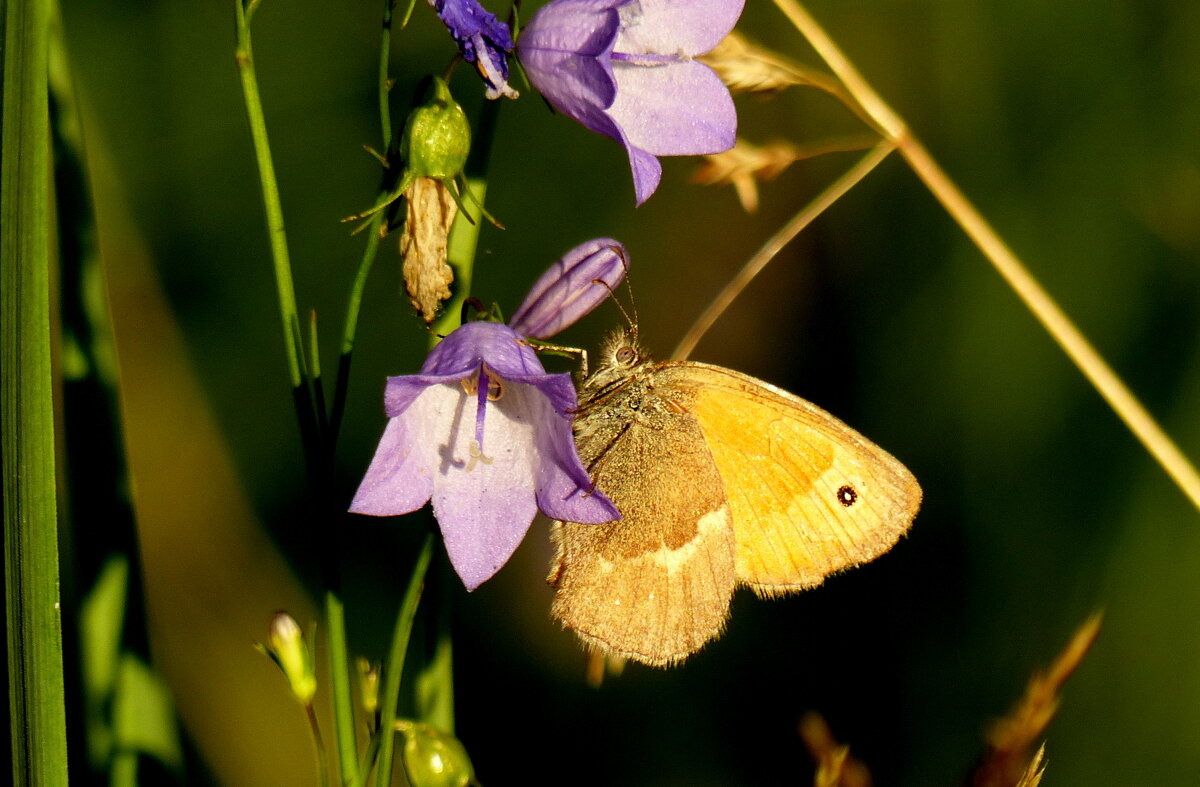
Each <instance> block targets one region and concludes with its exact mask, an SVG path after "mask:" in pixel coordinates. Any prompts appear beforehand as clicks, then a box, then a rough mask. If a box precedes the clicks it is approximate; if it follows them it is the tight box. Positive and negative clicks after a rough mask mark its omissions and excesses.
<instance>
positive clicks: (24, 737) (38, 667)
mask: <svg viewBox="0 0 1200 787" xmlns="http://www.w3.org/2000/svg"><path fill="white" fill-rule="evenodd" d="M50 14H51V5H50V2H49V0H11V1H10V2H6V3H5V4H4V21H3V25H4V41H3V47H4V55H3V57H4V66H3V68H4V71H3V83H4V84H3V91H4V92H3V107H4V114H3V122H2V126H3V129H2V133H0V162H2V165H0V224H2V225H3V227H4V232H3V233H2V234H0V303H2V308H0V359H2V360H3V369H4V373H3V375H0V404H2V408H3V413H4V418H3V432H2V435H0V444H2V456H3V496H4V569H5V571H4V575H5V594H6V595H5V601H6V605H5V606H6V613H7V615H6V623H7V634H8V637H7V639H8V679H9V711H10V724H11V727H10V729H11V735H12V770H13V783H14V784H18V785H25V784H51V785H59V784H66V783H67V735H66V712H65V707H64V691H63V665H62V622H61V618H60V616H59V596H58V522H57V518H56V512H55V481H54V473H55V454H54V404H53V401H54V400H53V385H52V380H51V372H50V284H49V282H50V248H49V234H50V215H49V210H50V200H49V190H48V188H47V183H48V182H49V177H50V163H49V149H50V129H49V109H48V103H47V101H48V98H47V97H48V87H47V73H48V42H49V29H50Z"/></svg>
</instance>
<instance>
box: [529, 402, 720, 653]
mask: <svg viewBox="0 0 1200 787" xmlns="http://www.w3.org/2000/svg"><path fill="white" fill-rule="evenodd" d="M628 405H629V402H628V401H627V400H623V401H621V402H616V403H609V404H608V405H607V406H606V408H605V409H604V410H603V411H602V412H601V413H597V414H595V415H593V416H588V415H584V416H581V419H580V420H581V423H579V424H577V427H578V431H579V433H580V440H579V448H580V456H581V458H582V459H583V461H584V463H585V464H586V465H587V466H589V467H590V468H592V472H593V473H594V480H595V482H596V486H597V487H598V488H599V489H602V490H603V491H604V492H605V493H606V494H607V495H608V496H609V498H610V499H611V500H612V501H613V503H614V504H615V505H616V506H617V509H618V510H619V511H620V512H621V514H622V519H621V520H620V521H617V522H609V523H606V524H601V525H584V524H576V523H571V522H555V523H554V525H553V527H552V530H551V535H552V537H553V539H554V542H555V544H556V546H557V556H556V558H555V564H554V567H553V568H552V570H551V573H550V581H551V583H552V584H554V586H555V587H556V588H557V591H558V592H557V594H556V595H555V599H554V606H553V609H552V612H553V614H554V616H555V617H556V618H558V619H559V620H561V621H562V623H563V625H565V626H567V627H569V628H572V629H574V630H575V632H576V633H577V634H578V635H579V637H580V638H581V639H582V640H583V641H584V642H585V643H587V644H588V645H589V646H591V647H593V648H596V649H598V650H600V651H603V652H615V653H617V654H620V655H622V656H625V657H627V658H631V659H635V660H638V661H642V662H644V663H646V664H651V665H655V666H661V665H665V664H671V663H674V662H677V661H680V660H682V659H683V658H685V657H687V656H688V655H689V654H691V653H694V652H695V651H696V650H698V649H699V648H700V647H701V646H703V645H704V643H706V642H707V641H709V640H710V639H712V638H714V637H716V636H717V635H718V634H719V633H720V632H721V630H722V628H723V626H724V624H725V619H726V617H727V616H728V613H729V600H730V597H731V595H732V593H733V588H734V584H735V579H734V538H733V531H732V529H731V528H730V522H729V511H728V508H727V507H726V505H725V499H724V492H723V490H722V487H721V479H720V475H719V474H718V472H717V467H716V465H715V464H714V463H713V459H712V457H711V456H710V455H709V453H708V450H707V448H706V447H705V443H704V436H703V435H702V434H701V431H700V428H699V426H698V425H697V423H696V421H695V419H694V418H693V417H692V416H691V415H690V414H689V413H687V412H686V411H685V410H684V409H683V408H682V407H679V406H677V405H676V404H674V403H672V402H670V401H662V400H658V401H646V400H644V399H639V401H638V404H637V406H636V409H635V408H632V407H629V406H628ZM614 408H616V409H614Z"/></svg>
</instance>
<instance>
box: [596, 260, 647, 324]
mask: <svg viewBox="0 0 1200 787" xmlns="http://www.w3.org/2000/svg"><path fill="white" fill-rule="evenodd" d="M613 251H615V252H616V253H617V254H618V255H619V256H620V257H621V265H623V266H624V267H625V277H624V278H625V286H626V287H627V288H628V289H629V309H628V311H627V310H626V309H625V307H624V306H622V305H621V299H620V298H618V297H617V293H616V292H615V291H614V290H613V288H612V286H611V285H610V284H609V283H608V282H606V281H604V280H603V279H592V284H599V285H600V286H601V287H603V288H604V289H606V290H608V297H610V298H612V301H613V303H615V304H616V306H617V309H619V310H620V312H621V316H622V317H624V318H625V322H627V323H629V334H630V336H632V337H633V338H634V339H637V332H638V316H637V304H636V303H634V299H633V285H632V284H630V283H629V258H627V257H626V256H625V250H624V249H622V248H620V247H619V246H617V247H614V248H613ZM631 312H632V315H631Z"/></svg>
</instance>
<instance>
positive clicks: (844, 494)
mask: <svg viewBox="0 0 1200 787" xmlns="http://www.w3.org/2000/svg"><path fill="white" fill-rule="evenodd" d="M837 499H838V502H839V503H841V504H842V505H844V506H845V507H846V508H849V507H850V506H852V505H854V503H855V501H857V500H858V492H855V491H854V487H852V486H850V485H849V484H845V485H843V486H842V487H841V488H840V489H838V491H837Z"/></svg>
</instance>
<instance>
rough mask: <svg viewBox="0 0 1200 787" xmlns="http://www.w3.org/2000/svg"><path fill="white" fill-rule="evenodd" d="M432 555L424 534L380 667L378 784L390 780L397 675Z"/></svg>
mask: <svg viewBox="0 0 1200 787" xmlns="http://www.w3.org/2000/svg"><path fill="white" fill-rule="evenodd" d="M432 555H433V534H432V533H430V534H427V535H426V536H425V542H424V543H423V544H422V545H421V553H420V555H418V556H417V563H416V565H415V566H414V567H413V572H412V576H411V577H410V578H409V580H408V589H407V590H406V591H405V592H404V601H403V602H402V603H401V604H400V610H399V612H398V613H397V614H396V627H395V629H394V630H393V632H392V647H391V651H389V653H388V660H387V664H385V665H384V668H383V694H382V696H380V698H379V710H380V721H379V734H380V741H379V761H378V765H377V769H376V771H375V783H376V785H378V787H387V785H389V784H391V783H392V781H391V780H392V752H393V750H394V748H395V740H396V732H395V723H396V705H397V703H398V702H399V701H400V678H401V677H402V675H403V673H404V658H405V654H407V653H408V640H409V637H410V636H411V635H412V627H413V620H414V619H415V618H416V615H417V604H418V603H419V602H420V600H421V590H422V588H423V587H424V585H425V572H426V571H427V570H428V568H429V559H430V557H431V556H432Z"/></svg>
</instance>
